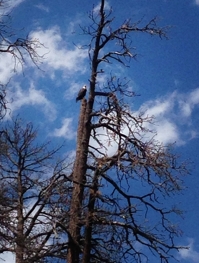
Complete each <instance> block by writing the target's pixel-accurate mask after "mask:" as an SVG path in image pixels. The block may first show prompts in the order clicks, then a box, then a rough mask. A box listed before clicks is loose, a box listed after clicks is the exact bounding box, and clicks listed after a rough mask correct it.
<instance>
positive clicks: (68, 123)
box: [52, 118, 76, 140]
mask: <svg viewBox="0 0 199 263" xmlns="http://www.w3.org/2000/svg"><path fill="white" fill-rule="evenodd" d="M72 121H73V119H72V118H65V119H63V120H62V126H61V128H58V129H55V130H54V132H53V133H52V136H55V137H64V138H66V139H69V140H72V139H74V138H75V136H76V133H75V132H74V131H73V129H72Z"/></svg>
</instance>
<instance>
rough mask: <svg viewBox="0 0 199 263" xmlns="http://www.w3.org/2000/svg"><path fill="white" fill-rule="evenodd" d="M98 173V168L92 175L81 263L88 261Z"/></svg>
mask: <svg viewBox="0 0 199 263" xmlns="http://www.w3.org/2000/svg"><path fill="white" fill-rule="evenodd" d="M98 175H99V170H98V169H97V170H96V171H95V174H94V176H93V184H92V187H91V189H90V196H89V203H88V215H87V218H86V227H85V237H84V251H83V260H82V263H89V262H90V255H91V243H92V242H91V240H92V229H93V213H94V208H95V200H96V196H97V194H98Z"/></svg>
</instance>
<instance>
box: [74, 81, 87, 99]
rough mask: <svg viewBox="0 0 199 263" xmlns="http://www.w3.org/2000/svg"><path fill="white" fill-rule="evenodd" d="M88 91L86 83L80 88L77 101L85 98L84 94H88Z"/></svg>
mask: <svg viewBox="0 0 199 263" xmlns="http://www.w3.org/2000/svg"><path fill="white" fill-rule="evenodd" d="M86 91H87V89H86V85H84V86H83V88H81V89H80V91H79V93H78V95H77V98H76V102H77V101H78V100H82V99H83V98H84V96H85V95H86Z"/></svg>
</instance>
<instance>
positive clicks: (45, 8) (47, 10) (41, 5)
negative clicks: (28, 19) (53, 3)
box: [35, 4, 49, 13]
mask: <svg viewBox="0 0 199 263" xmlns="http://www.w3.org/2000/svg"><path fill="white" fill-rule="evenodd" d="M35 7H37V8H38V9H40V10H42V11H45V12H46V13H48V12H49V7H47V6H46V5H43V4H38V5H35Z"/></svg>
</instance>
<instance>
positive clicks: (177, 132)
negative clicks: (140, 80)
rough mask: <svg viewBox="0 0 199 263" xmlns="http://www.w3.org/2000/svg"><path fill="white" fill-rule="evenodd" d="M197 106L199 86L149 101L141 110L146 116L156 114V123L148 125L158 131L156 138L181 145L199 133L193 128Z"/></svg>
mask: <svg viewBox="0 0 199 263" xmlns="http://www.w3.org/2000/svg"><path fill="white" fill-rule="evenodd" d="M197 106H199V88H196V89H194V90H193V91H191V92H190V93H179V92H173V93H171V94H169V95H167V96H164V97H160V98H158V99H156V100H150V101H147V102H146V103H144V104H143V105H142V106H141V107H140V109H139V112H144V115H145V116H154V122H155V123H154V125H149V126H147V127H149V128H151V129H152V130H153V131H154V132H156V133H157V137H156V138H157V139H158V140H159V141H160V142H163V143H164V144H167V143H173V142H176V143H177V144H178V145H180V144H184V143H185V141H186V140H187V139H190V138H191V139H193V138H195V137H196V136H197V134H198V133H197V132H196V131H195V130H194V129H193V128H192V114H193V111H194V109H195V107H197ZM183 125H184V127H183ZM185 126H186V132H185V130H184V129H185ZM181 129H183V131H181Z"/></svg>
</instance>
